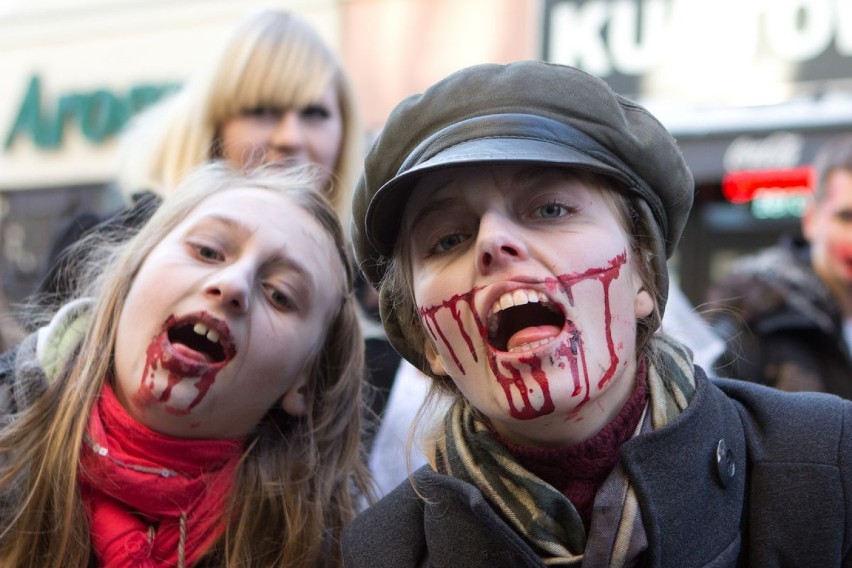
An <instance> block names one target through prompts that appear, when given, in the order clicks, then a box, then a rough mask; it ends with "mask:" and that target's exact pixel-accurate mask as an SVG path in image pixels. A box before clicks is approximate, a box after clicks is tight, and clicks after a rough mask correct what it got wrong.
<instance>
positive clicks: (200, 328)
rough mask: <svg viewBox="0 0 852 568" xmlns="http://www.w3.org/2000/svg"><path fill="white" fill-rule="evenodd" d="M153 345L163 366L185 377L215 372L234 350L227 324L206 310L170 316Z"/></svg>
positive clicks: (227, 360)
mask: <svg viewBox="0 0 852 568" xmlns="http://www.w3.org/2000/svg"><path fill="white" fill-rule="evenodd" d="M154 345H156V348H157V349H158V350H159V352H160V359H159V360H160V364H161V365H162V368H163V369H165V370H167V371H170V372H172V373H175V374H177V375H183V376H186V377H199V376H202V375H206V374H208V373H210V372H211V371H212V372H215V371H218V370H219V369H221V368H222V367H224V366H225V365H227V364H228V362H229V361H230V360H231V359H232V358H233V357H234V354H235V353H236V349H235V348H234V345H233V342H232V341H231V336H230V331H229V330H228V326H227V325H226V324H225V323H224V322H223V321H221V320H219V319H217V318H214V317H213V316H211V315H210V314H208V313H206V312H203V313H201V314H197V315H193V316H187V317H184V318H181V319H177V318H175V317H174V316H171V317H169V319H168V320H167V321H166V323H165V324H164V325H163V331H162V333H160V335H159V336H157V338H156V339H155V341H154V342H152V347H153V346H154Z"/></svg>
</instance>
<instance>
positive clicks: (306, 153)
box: [39, 9, 364, 303]
mask: <svg viewBox="0 0 852 568" xmlns="http://www.w3.org/2000/svg"><path fill="white" fill-rule="evenodd" d="M363 139H364V133H363V131H362V128H361V122H360V117H359V113H358V109H357V105H356V101H355V98H354V94H353V91H352V88H351V86H350V84H349V79H348V77H347V75H346V73H345V72H344V69H343V68H342V66H341V64H340V62H339V60H338V58H337V57H336V55H335V54H334V52H333V51H332V50H331V48H330V47H329V46H328V45H327V44H326V42H325V41H324V40H323V38H322V37H320V36H319V34H318V33H317V32H316V31H315V30H314V29H313V28H312V27H311V26H310V25H308V23H307V22H305V21H304V20H303V19H302V18H300V17H299V16H297V15H295V14H292V13H289V12H285V11H281V10H273V9H266V10H260V11H257V12H252V13H251V14H249V15H247V16H246V17H245V18H243V19H242V20H241V21H239V22H238V23H237V24H235V26H234V27H233V28H232V29H231V30H230V31H229V32H228V33H227V34H226V37H225V38H224V41H223V42H222V44H221V45H220V46H218V48H217V49H215V50H213V52H212V56H211V58H210V60H209V61H207V62H206V64H204V65H202V66H201V67H200V68H199V69H198V71H197V72H196V73H195V74H194V75H192V76H191V77H189V78H188V79H187V80H186V82H185V83H184V84H183V86H182V87H181V88H180V89H179V90H178V91H177V92H175V93H173V94H172V95H171V96H169V97H167V98H165V99H163V100H162V101H160V102H159V103H157V104H155V105H154V106H152V107H150V108H148V109H146V110H145V111H143V112H142V113H141V114H140V115H138V116H136V117H135V118H134V119H133V120H132V121H131V123H130V125H129V127H128V130H127V131H126V132H125V133H123V135H122V137H121V140H120V145H119V148H120V150H119V155H120V160H119V161H120V165H119V171H118V174H117V184H118V188H119V189H120V190H121V192H122V193H123V194H124V195H125V196H127V198H128V202H129V204H130V207H129V208H128V209H126V210H124V211H122V212H120V213H118V214H110V215H108V216H106V217H102V216H99V215H94V214H82V215H80V216H79V217H77V218H75V219H72V220H71V221H70V222H69V223H68V224H67V225H66V227H65V228H64V229H63V231H61V232H60V234H59V235H58V236H57V238H56V241H55V244H54V246H53V250H52V251H51V252H50V254H49V258H48V261H47V263H46V266H47V267H48V271H47V273H46V275H45V277H44V279H43V281H42V284H41V286H40V289H39V292H40V293H42V294H48V295H51V296H53V297H54V298H56V299H58V300H59V302H60V303H61V300H62V299H64V298H65V296H66V293H65V290H67V289H72V288H73V286H74V283H73V282H69V281H68V280H69V279H73V278H74V274H73V272H72V271H69V270H68V269H67V266H66V265H65V264H64V263H63V262H61V260H60V259H61V257H62V256H63V252H64V251H65V249H66V247H67V246H68V244H70V243H73V242H76V241H77V240H78V239H79V238H80V237H81V236H82V235H83V234H85V233H87V232H89V231H91V230H93V229H94V227H95V226H98V225H100V226H99V228H98V230H101V231H110V230H113V229H117V230H118V231H123V230H124V228H125V227H127V226H130V227H137V228H138V227H140V226H141V225H142V224H143V223H144V222H145V221H146V220H147V219H148V218H149V217H150V216H151V214H152V213H153V211H154V210H155V209H156V207H157V205H158V204H159V201H160V199H161V198H162V197H163V196H165V195H168V194H170V193H171V192H173V191H174V189H175V188H177V187H180V185H179V182H180V180H181V179H183V177H184V176H185V175H186V174H187V173H188V172H190V171H192V170H193V169H194V168H196V167H197V166H199V165H201V164H204V163H206V162H208V161H210V160H216V159H224V160H226V161H228V162H229V163H231V164H233V165H234V166H236V167H243V168H250V167H253V166H256V165H260V164H265V163H271V162H282V161H284V162H287V163H290V164H294V165H299V164H307V163H310V164H315V165H316V166H317V167H318V168H320V170H321V172H322V174H321V176H320V177H319V179H318V188H319V189H320V191H322V192H323V193H324V194H325V195H326V196H328V198H329V200H330V201H331V203H332V205H333V206H334V208H335V211H337V213H338V215H339V217H340V219H341V222H342V223H343V224H344V225H347V224H348V219H349V210H350V206H351V195H352V188H353V187H354V184H355V180H356V178H357V175H358V173H359V171H360V167H361V161H362V159H363ZM105 221H106V223H104V222H105Z"/></svg>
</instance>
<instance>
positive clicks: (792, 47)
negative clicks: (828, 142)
mask: <svg viewBox="0 0 852 568" xmlns="http://www.w3.org/2000/svg"><path fill="white" fill-rule="evenodd" d="M543 31H544V41H543V48H542V55H543V57H544V59H546V60H548V61H553V62H557V63H565V64H569V65H574V66H577V67H580V68H582V69H584V70H586V71H588V72H589V73H592V74H593V75H597V76H599V77H602V78H604V79H606V80H607V81H608V82H609V83H610V84H611V85H612V86H613V88H614V89H615V90H616V91H618V92H620V93H623V94H632V95H638V96H652V97H653V96H662V95H670V94H671V89H672V88H673V87H677V88H682V93H683V94H684V96H687V95H690V94H691V95H694V96H695V97H696V98H700V97H701V96H702V92H706V91H707V90H712V91H713V92H716V91H721V90H722V89H725V92H727V93H735V94H739V95H742V96H747V95H748V93H744V92H743V89H747V88H752V84H751V82H752V81H753V82H754V84H755V85H764V86H765V89H766V90H765V95H766V97H767V100H768V99H769V98H770V97H777V96H778V94H779V93H782V92H784V91H783V89H778V88H775V87H777V86H778V85H780V84H788V83H811V82H813V81H827V80H833V79H841V80H842V79H847V78H848V77H849V69H850V65H852V2H850V1H849V0H772V1H768V0H767V1H764V0H714V1H713V2H707V1H704V0H546V4H545V18H544V30H543ZM802 64H807V65H804V66H803V65H802ZM773 89H774V90H773ZM787 92H788V93H789V91H787ZM679 95H680V93H679ZM681 100H682V97H681Z"/></svg>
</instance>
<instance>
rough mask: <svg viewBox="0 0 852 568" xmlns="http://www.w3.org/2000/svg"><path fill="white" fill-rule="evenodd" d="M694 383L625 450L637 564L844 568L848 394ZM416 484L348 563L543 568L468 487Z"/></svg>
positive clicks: (376, 518)
mask: <svg viewBox="0 0 852 568" xmlns="http://www.w3.org/2000/svg"><path fill="white" fill-rule="evenodd" d="M696 378H697V391H696V394H695V396H694V398H693V399H692V401H691V402H690V405H689V407H688V408H687V410H686V411H685V412H684V413H683V414H682V415H681V416H680V417H678V418H677V419H675V420H674V421H673V422H672V423H670V424H669V425H667V426H666V427H665V428H662V429H661V430H657V431H654V432H651V433H649V434H645V435H641V436H638V437H636V438H633V439H631V440H629V441H628V442H627V443H625V445H624V446H623V447H622V456H621V462H622V464H623V465H624V467H625V470H626V472H627V474H628V476H629V477H630V480H631V483H632V484H633V486H634V488H635V490H636V493H637V496H638V500H639V506H640V508H641V513H642V519H643V523H644V528H645V532H646V535H647V538H648V543H649V545H648V550H647V553H646V556H645V562H644V565H646V566H653V567H671V568H693V567H699V566H714V567H723V566H753V567H760V568H772V567H782V566H783V567H804V566H819V567H821V568H824V567H832V566H842V567H847V568H848V567H852V402H848V401H844V400H842V399H840V398H837V397H834V396H829V395H824V394H815V393H795V394H794V393H782V392H780V391H777V390H774V389H768V388H765V387H761V386H759V385H753V384H749V383H746V382H743V381H730V380H714V381H713V382H711V381H709V380H708V379H707V378H706V377H705V376H704V373H703V372H698V373H697V377H696ZM722 440H724V441H725V444H726V445H727V447H728V448H729V449H730V450H731V457H732V459H733V465H734V468H733V471H732V470H731V469H729V467H728V464H727V463H724V461H723V462H718V461H717V457H716V456H717V447H718V445H719V442H720V441H722ZM415 479H416V483H417V487H418V491H419V492H420V493H421V494H422V496H423V498H422V499H421V498H420V497H418V496H417V495H416V494H415V492H414V490H413V489H412V487H411V485H410V484H409V483H408V482H407V481H406V482H403V483H402V484H401V485H400V486H399V487H398V488H397V489H396V490H394V491H393V492H392V493H390V494H389V495H388V496H387V497H385V498H384V499H382V500H381V501H380V502H379V503H378V504H376V505H375V506H373V507H372V508H370V509H368V510H366V511H365V512H363V513H362V514H361V515H360V516H359V517H358V518H357V519H355V521H354V522H353V523H352V524H351V525H350V526H349V527H348V529H347V530H346V532H345V533H344V542H343V546H344V560H345V564H346V566H349V567H352V568H359V567H362V566H364V567H367V566H369V567H371V568H373V567H375V568H382V567H387V568H405V567H414V566H442V567H443V566H465V567H466V568H472V567H479V566H481V567H483V568H486V567H487V568H501V567H505V568H520V567H543V566H544V564H543V563H542V562H541V560H540V559H539V558H538V557H537V556H536V555H535V553H534V552H533V550H532V549H531V548H530V547H529V546H528V545H527V544H526V543H525V542H523V541H522V540H521V538H520V537H519V536H518V535H517V534H516V533H515V532H514V531H513V530H512V528H511V527H510V526H509V525H508V524H507V523H506V522H505V521H504V520H503V518H502V517H501V516H500V515H499V514H498V513H497V512H495V510H494V509H492V507H491V506H490V505H489V504H488V502H487V501H486V500H485V498H484V497H483V496H482V494H481V493H480V492H479V491H478V490H477V489H476V488H475V487H473V486H472V485H470V484H468V483H466V482H464V481H461V480H458V479H454V478H451V477H447V476H445V475H440V474H437V473H435V472H433V471H432V470H431V469H429V467H428V466H425V467H424V468H421V469H420V470H418V472H416V475H415Z"/></svg>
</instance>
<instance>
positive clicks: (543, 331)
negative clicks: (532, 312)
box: [506, 325, 562, 349]
mask: <svg viewBox="0 0 852 568" xmlns="http://www.w3.org/2000/svg"><path fill="white" fill-rule="evenodd" d="M561 331H562V330H561V329H560V328H558V327H556V326H555V325H535V326H532V327H526V328H524V329H522V330H520V331H518V332H516V333H515V334H514V335H512V337H510V338H509V341H508V343H507V344H506V349H514V348H515V347H519V346H521V345H526V344H527V343H533V342H535V341H541V340H542V339H549V338H551V337H556V336H557V335H559V332H561Z"/></svg>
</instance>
